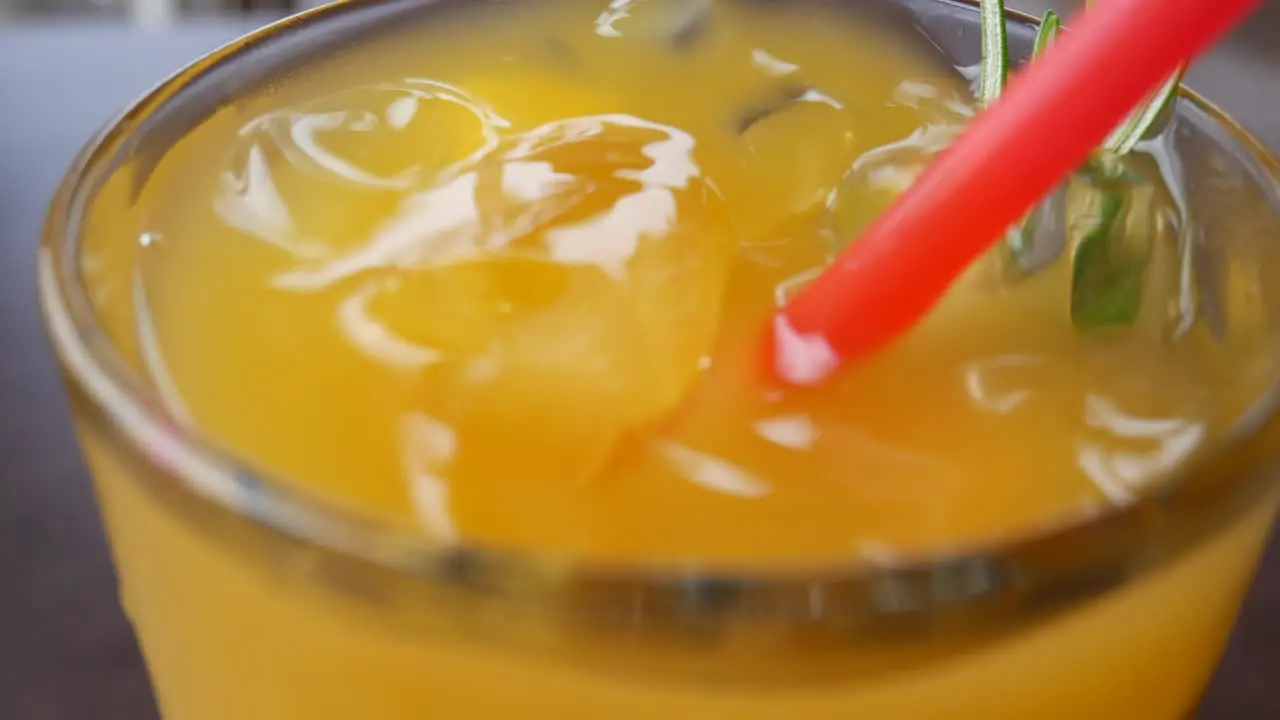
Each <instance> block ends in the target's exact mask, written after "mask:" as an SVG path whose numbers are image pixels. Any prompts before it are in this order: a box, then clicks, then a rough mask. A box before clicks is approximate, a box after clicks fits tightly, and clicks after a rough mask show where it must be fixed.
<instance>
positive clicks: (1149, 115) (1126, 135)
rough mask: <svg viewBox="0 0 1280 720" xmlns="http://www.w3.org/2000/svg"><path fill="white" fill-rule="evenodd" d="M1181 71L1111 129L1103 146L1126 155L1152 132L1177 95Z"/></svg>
mask: <svg viewBox="0 0 1280 720" xmlns="http://www.w3.org/2000/svg"><path fill="white" fill-rule="evenodd" d="M1182 72H1183V71H1182V69H1179V70H1178V71H1177V72H1176V73H1174V74H1173V76H1172V77H1170V78H1169V79H1168V80H1166V81H1165V82H1164V84H1163V85H1161V86H1160V87H1159V89H1157V90H1156V91H1155V92H1154V93H1152V95H1151V97H1150V98H1148V99H1147V101H1146V102H1145V103H1143V104H1142V106H1140V107H1139V108H1138V109H1137V110H1135V111H1134V113H1133V114H1132V115H1130V116H1129V117H1128V118H1127V119H1126V120H1125V121H1124V122H1123V123H1121V124H1120V127H1118V128H1116V129H1115V130H1114V131H1112V133H1111V135H1110V136H1108V137H1107V140H1106V142H1105V143H1103V147H1105V148H1106V149H1108V150H1110V151H1111V152H1113V153H1115V154H1117V155H1127V154H1128V153H1129V152H1131V151H1132V150H1133V149H1134V148H1135V147H1137V145H1138V143H1139V142H1141V141H1142V140H1143V139H1144V138H1146V137H1148V136H1149V135H1151V134H1153V131H1154V130H1155V129H1156V128H1157V127H1158V123H1159V121H1160V119H1161V118H1163V117H1164V116H1165V112H1166V111H1167V110H1168V109H1169V106H1170V105H1172V104H1173V99H1174V98H1175V97H1177V96H1178V85H1179V83H1181V82H1182Z"/></svg>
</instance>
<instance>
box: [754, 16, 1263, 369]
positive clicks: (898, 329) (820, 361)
mask: <svg viewBox="0 0 1280 720" xmlns="http://www.w3.org/2000/svg"><path fill="white" fill-rule="evenodd" d="M1260 2H1261V0H1106V2H1099V3H1097V4H1096V5H1094V6H1093V7H1091V8H1090V9H1089V10H1088V11H1086V12H1084V13H1082V14H1081V15H1080V16H1079V17H1078V18H1077V19H1075V20H1073V22H1072V24H1071V31H1070V32H1068V33H1064V34H1063V35H1062V36H1061V38H1060V39H1059V41H1058V42H1056V43H1054V44H1053V46H1052V47H1050V49H1049V50H1048V51H1047V52H1046V53H1045V54H1044V55H1043V56H1041V57H1040V59H1038V60H1037V61H1036V62H1035V63H1033V64H1032V65H1030V66H1028V68H1027V69H1026V70H1025V71H1023V72H1021V73H1019V74H1018V76H1017V77H1015V78H1014V79H1013V81H1012V82H1011V83H1010V85H1009V87H1008V89H1007V90H1006V92H1005V93H1004V94H1003V95H1002V96H1001V98H1000V99H999V100H998V101H997V102H996V103H994V104H993V105H992V106H991V108H990V109H989V110H987V111H985V112H983V113H980V114H979V116H978V117H977V118H976V119H975V120H974V122H973V124H972V125H971V126H970V127H969V128H968V129H967V130H966V131H965V132H964V134H963V135H961V137H960V138H958V139H957V141H956V143H955V144H954V145H953V146H952V147H951V148H949V149H948V150H947V151H945V152H944V153H942V155H940V156H939V157H938V158H937V160H936V161H934V162H933V163H932V164H931V165H930V166H929V168H928V169H926V171H925V172H924V174H923V175H921V177H920V178H919V179H918V180H917V181H916V182H915V183H914V184H913V185H912V186H911V188H910V189H908V190H907V191H906V192H905V193H903V194H902V196H901V197H899V198H898V200H897V202H895V203H894V204H893V206H892V207H890V208H889V209H888V210H887V211H886V212H885V213H884V214H883V215H882V216H880V218H879V219H878V220H877V221H876V222H875V223H874V224H873V225H872V226H871V227H870V228H869V229H868V230H867V231H866V232H865V233H863V235H862V236H861V237H860V238H859V239H858V240H857V241H856V242H855V243H853V244H852V245H850V246H849V247H848V248H847V249H846V250H845V251H844V252H843V253H842V254H841V255H840V257H839V258H837V259H836V262H835V263H834V264H833V265H832V266H831V267H829V268H827V269H826V271H824V272H823V273H822V275H821V276H819V277H818V278H817V279H816V280H815V281H814V282H813V283H811V284H810V285H808V286H806V287H805V288H804V289H803V290H801V291H800V293H799V294H797V295H796V296H795V297H794V298H793V299H792V300H791V301H790V303H789V304H788V305H787V306H786V307H785V308H784V309H783V310H782V312H781V313H779V314H778V315H777V317H776V318H775V322H774V326H773V328H772V329H773V338H772V340H773V345H772V348H771V351H772V359H773V362H774V369H775V372H776V373H777V375H778V376H779V377H780V378H781V379H782V380H784V381H787V382H791V383H795V384H806V385H807V384H816V383H818V382H821V381H822V379H824V378H825V377H826V376H827V375H829V374H830V373H831V372H833V371H834V370H835V369H836V367H837V366H839V365H840V364H841V363H843V362H848V361H851V360H854V359H856V358H858V357H860V356H863V355H866V354H868V353H871V352H874V351H875V350H877V349H879V348H880V347H882V346H884V345H885V344H887V343H889V342H890V341H892V340H893V339H894V338H896V337H897V336H899V335H901V334H902V333H904V332H906V331H907V330H909V329H910V328H911V327H913V326H914V325H915V324H916V323H917V322H919V320H920V319H921V318H922V317H923V316H924V315H925V313H927V312H928V311H929V309H930V308H931V307H933V305H934V304H935V303H937V301H938V300H939V299H940V298H941V297H942V295H943V294H944V293H945V292H946V291H947V288H948V287H950V286H951V284H952V283H953V282H954V281H955V279H956V278H957V277H959V275H960V274H961V273H962V272H963V271H964V269H965V268H966V267H967V266H968V265H969V264H970V263H972V262H973V261H974V259H976V258H977V257H978V256H979V255H981V254H982V253H983V252H984V251H986V250H987V249H988V248H990V247H991V246H992V245H994V244H995V242H996V241H997V240H999V239H1000V238H1001V237H1002V236H1003V234H1004V232H1005V230H1006V229H1007V228H1009V227H1010V226H1012V225H1013V224H1014V223H1015V222H1017V221H1018V219H1019V218H1021V217H1023V216H1024V215H1025V214H1026V213H1027V212H1028V211H1029V210H1030V209H1031V208H1032V207H1033V206H1034V205H1035V204H1036V203H1037V202H1039V201H1040V199H1041V198H1043V197H1044V196H1045V195H1047V194H1048V193H1049V192H1050V191H1052V190H1053V188H1054V186H1056V185H1057V184H1058V183H1059V182H1061V181H1062V179H1063V178H1064V177H1065V176H1066V175H1067V174H1068V173H1070V172H1071V171H1072V170H1074V169H1075V168H1077V167H1078V166H1079V165H1080V164H1081V163H1082V162H1083V161H1084V160H1085V158H1086V157H1087V156H1088V154H1089V153H1090V152H1091V151H1092V150H1094V149H1095V148H1096V147H1098V145H1099V144H1101V142H1102V141H1103V140H1104V139H1105V138H1106V136H1107V135H1108V134H1109V133H1110V132H1111V130H1112V129H1113V128H1115V127H1116V126H1117V125H1119V124H1120V122H1121V121H1122V120H1123V119H1124V118H1125V116H1126V115H1127V114H1128V113H1129V112H1130V111H1132V109H1133V108H1134V107H1136V106H1137V105H1138V104H1139V103H1140V102H1142V101H1143V100H1144V99H1145V98H1146V97H1147V96H1148V95H1149V94H1150V93H1151V92H1152V91H1154V90H1155V88H1156V87H1157V86H1158V85H1159V84H1160V83H1161V82H1162V81H1163V80H1164V79H1165V78H1167V77H1168V76H1169V75H1171V74H1173V72H1174V71H1175V70H1176V69H1177V68H1178V66H1179V65H1181V64H1182V63H1184V62H1187V61H1188V60H1190V59H1191V58H1193V57H1195V56H1196V55H1198V54H1199V53H1200V52H1202V51H1203V50H1204V49H1206V48H1207V47H1208V46H1209V45H1210V44H1212V43H1213V42H1214V41H1215V40H1217V39H1218V38H1219V37H1220V36H1222V35H1223V34H1225V33H1226V31H1227V30H1228V29H1230V28H1231V27H1232V26H1233V25H1235V24H1236V23H1237V22H1239V21H1240V20H1242V19H1243V18H1244V17H1245V15H1246V14H1248V12H1249V11H1250V10H1252V9H1253V8H1254V7H1255V6H1256V5H1258V4H1260Z"/></svg>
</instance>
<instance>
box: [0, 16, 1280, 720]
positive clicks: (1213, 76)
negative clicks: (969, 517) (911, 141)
mask: <svg viewBox="0 0 1280 720" xmlns="http://www.w3.org/2000/svg"><path fill="white" fill-rule="evenodd" d="M1015 4H1016V3H1015ZM1023 4H1024V5H1025V4H1026V3H1023ZM1275 15H1277V13H1272V16H1273V17H1272V18H1270V19H1269V20H1268V21H1267V25H1268V26H1269V27H1266V28H1258V27H1256V26H1255V27H1254V28H1252V29H1251V30H1250V31H1248V32H1245V33H1241V34H1239V35H1238V36H1237V37H1236V38H1234V39H1233V41H1232V42H1230V43H1228V44H1227V45H1226V46H1225V47H1224V49H1222V50H1220V51H1218V52H1216V53H1215V54H1214V55H1212V56H1211V57H1210V58H1208V59H1207V60H1205V61H1203V62H1202V63H1201V64H1200V66H1199V67H1197V68H1196V70H1195V71H1194V72H1193V73H1192V76H1191V82H1192V85H1193V86H1196V87H1198V88H1199V89H1201V90H1203V91H1205V92H1206V94H1207V95H1209V96H1210V97H1211V98H1212V99H1214V100H1216V101H1218V102H1220V103H1221V104H1223V105H1224V106H1225V107H1227V108H1228V110H1230V111H1231V112H1233V113H1234V114H1235V115H1236V116H1237V117H1238V118H1240V119H1241V120H1243V121H1244V122H1245V123H1246V124H1248V125H1250V126H1252V127H1253V128H1254V129H1255V131H1257V132H1258V134H1259V135H1260V136H1261V137H1262V138H1263V140H1264V141H1266V142H1268V143H1269V144H1270V145H1271V146H1272V147H1273V148H1280V83H1278V82H1277V81H1276V80H1275V73H1276V71H1277V70H1280V47H1276V45H1277V44H1276V43H1274V42H1268V41H1267V39H1268V38H1271V39H1274V38H1276V37H1280V18H1276V17H1274V16H1275ZM1273 21H1274V22H1273ZM254 25H255V23H251V22H248V21H245V22H220V23H208V22H206V23H201V24H198V25H183V26H179V27H176V28H171V29H170V30H169V31H167V32H165V33H162V34H160V33H157V34H146V33H144V32H142V31H139V30H134V29H128V28H124V27H118V26H75V27H72V26H65V25H59V26H26V27H18V28H12V27H11V28H7V29H0V718H6V719H8V720H154V719H155V717H156V714H155V709H154V705H153V702H152V700H151V694H150V690H149V687H148V684H147V678H146V674H145V671H144V670H143V667H142V664H141V660H140V657H139V655H138V651H137V648H136V646H135V645H134V641H133V637H132V635H131V633H130V630H129V627H128V624H127V622H126V620H125V618H124V617H123V615H122V614H121V612H120V610H119V607H118V606H117V603H116V594H115V580H114V576H113V573H112V570H111V566H110V564H109V561H108V558H107V553H106V548H105V545H104V542H103V539H102V536H101V531H100V528H99V524H98V517H97V513H96V510H95V508H94V503H93V497H92V493H91V491H90V488H89V484H88V478H87V475H86V472H85V469H84V466H83V464H82V461H81V458H80V455H79V452H78V450H77V448H76V445H75V442H74V439H73V437H72V434H71V430H70V427H69V424H68V419H67V414H66V410H65V407H64V396H63V392H62V389H61V388H60V386H59V384H58V376H57V371H56V369H55V366H54V363H53V360H52V359H51V357H50V353H49V350H48V346H47V344H46V342H45V339H44V336H43V332H42V330H41V326H40V319H39V317H38V313H37V309H36V301H35V287H34V277H35V273H34V263H35V246H36V237H37V233H38V227H39V224H40V222H41V216H42V213H43V211H44V208H45V205H46V203H47V202H48V198H49V196H50V194H51V193H52V190H53V188H54V185H55V183H56V181H57V179H58V177H59V175H60V174H61V172H62V170H63V169H64V168H65V167H66V165H67V164H68V163H69V162H70V160H71V158H72V156H73V155H74V153H75V152H76V151H77V149H78V148H79V146H80V145H81V143H83V142H84V141H85V140H86V139H87V138H88V137H89V136H90V135H91V134H92V133H93V131H94V130H95V129H96V128H97V127H98V126H99V125H100V124H101V123H102V122H103V121H105V120H106V119H107V118H108V117H110V116H111V114H112V113H113V112H114V111H116V110H117V109H118V108H120V107H122V106H123V105H124V104H126V103H127V102H128V101H129V100H131V99H132V98H133V97H135V96H136V95H138V94H139V93H141V92H142V91H144V90H145V89H147V88H148V87H149V86H150V85H152V84H153V83H155V82H156V81H158V80H160V79H162V78H163V77H164V76H165V75H166V74H168V73H169V72H170V71H172V70H174V69H176V68H177V67H179V66H180V65H182V64H184V63H185V62H187V61H190V60H192V59H194V58H195V57H196V56H198V55H199V54H201V53H203V52H205V51H207V50H210V49H212V48H214V47H216V46H218V45H220V44H222V43H223V42H225V41H227V40H229V39H231V38H232V37H234V36H236V35H238V34H240V33H242V32H244V31H246V30H248V29H251V28H252V27H254ZM1259 40H1260V42H1259ZM1246 57H1247V60H1246ZM1273 546H1274V547H1273V549H1272V552H1271V554H1270V556H1269V557H1268V559H1267V560H1266V561H1265V563H1264V567H1263V569H1262V571H1261V574H1260V576H1259V578H1258V581H1257V583H1256V585H1255V587H1254V590H1253V592H1252V594H1251V596H1250V600H1249V603H1248V606H1247V607H1246V609H1245V611H1244V614H1243V615H1242V617H1241V619H1240V622H1239V625H1238V627H1237V630H1236V635H1235V638H1234V640H1233V642H1232V644H1231V648H1230V650H1229V651H1228V653H1227V656H1226V658H1225V660H1224V661H1223V664H1222V667H1221V669H1220V671H1219V673H1218V676H1217V678H1216V679H1215V681H1214V684H1213V686H1212V688H1211V689H1210V692H1209V695H1208V697H1207V698H1206V701H1205V705H1204V708H1203V712H1202V718H1204V719H1205V720H1276V718H1280V687H1276V681H1277V680H1280V670H1278V669H1280V542H1277V543H1273ZM229 720H230V719H229ZM372 720H378V719H372ZM1089 720H1092V719H1089ZM1099 720H1110V719H1099Z"/></svg>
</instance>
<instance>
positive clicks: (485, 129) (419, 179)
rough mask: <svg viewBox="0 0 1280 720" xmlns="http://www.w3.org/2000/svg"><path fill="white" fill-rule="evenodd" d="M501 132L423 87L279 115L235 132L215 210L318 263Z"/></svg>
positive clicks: (455, 95) (361, 93) (390, 88)
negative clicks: (415, 189)
mask: <svg viewBox="0 0 1280 720" xmlns="http://www.w3.org/2000/svg"><path fill="white" fill-rule="evenodd" d="M503 125H504V121H503V120H502V119H501V118H499V117H498V116H497V115H496V114H494V113H493V112H492V110H490V109H489V108H488V107H487V106H486V105H484V104H483V103H482V102H480V101H478V100H476V99H474V98H473V97H471V96H469V95H467V94H466V93H465V92H464V91H462V90H461V89H459V88H456V87H453V86H449V85H446V84H443V83H438V82H429V81H405V82H403V83H398V84H394V85H379V86H372V87H362V88H357V89H353V90H349V91H345V92H341V93H336V94H334V95H331V96H328V97H325V98H322V99H320V100H316V101H314V102H312V103H309V104H306V105H303V106H291V107H288V108H284V109H281V110H278V111H274V112H271V113H267V114H265V115H262V116H260V117H258V118H255V119H254V120H253V121H251V122H249V123H247V124H246V125H245V126H244V127H243V128H241V130H240V132H239V133H238V137H237V141H236V143H235V145H234V146H233V149H232V151H231V153H230V157H229V159H228V163H227V166H226V168H225V169H224V170H223V172H222V174H221V177H220V180H219V184H218V188H217V190H216V192H215V196H214V210H215V212H216V213H217V215H218V217H219V218H220V219H221V220H222V221H223V222H225V223H227V224H228V225H230V226H232V227H234V228H236V229H237V230H240V231H242V232H244V233H246V234H248V235H250V236H252V237H255V238H257V239H259V240H263V241H265V242H267V243H269V244H271V245H274V246H276V247H279V248H281V249H284V250H285V251H287V252H289V253H290V254H292V255H295V256H298V257H308V258H309V257H317V256H320V255H324V254H326V253H328V252H330V251H333V250H340V249H342V248H343V247H344V246H346V245H347V244H349V243H351V242H352V241H358V240H359V239H360V238H362V237H364V236H366V235H367V234H368V233H369V232H371V231H372V229H373V228H374V226H375V224H376V223H377V221H378V220H379V219H380V218H381V217H383V216H385V215H386V214H388V213H389V212H391V210H392V209H393V208H394V207H395V205H396V204H397V203H398V202H399V199H400V197H401V195H402V194H403V193H404V192H405V191H406V190H408V189H410V188H412V187H414V186H416V185H420V184H422V183H423V182H424V178H430V177H434V176H435V175H436V174H437V173H440V172H442V171H444V170H446V169H447V168H449V167H450V166H452V165H454V164H456V163H458V162H460V161H463V160H464V159H466V158H468V157H470V156H473V155H475V154H477V153H481V152H483V151H485V150H487V149H491V148H492V147H494V146H496V144H497V142H498V132H499V130H500V129H501V128H502V127H503Z"/></svg>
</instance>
